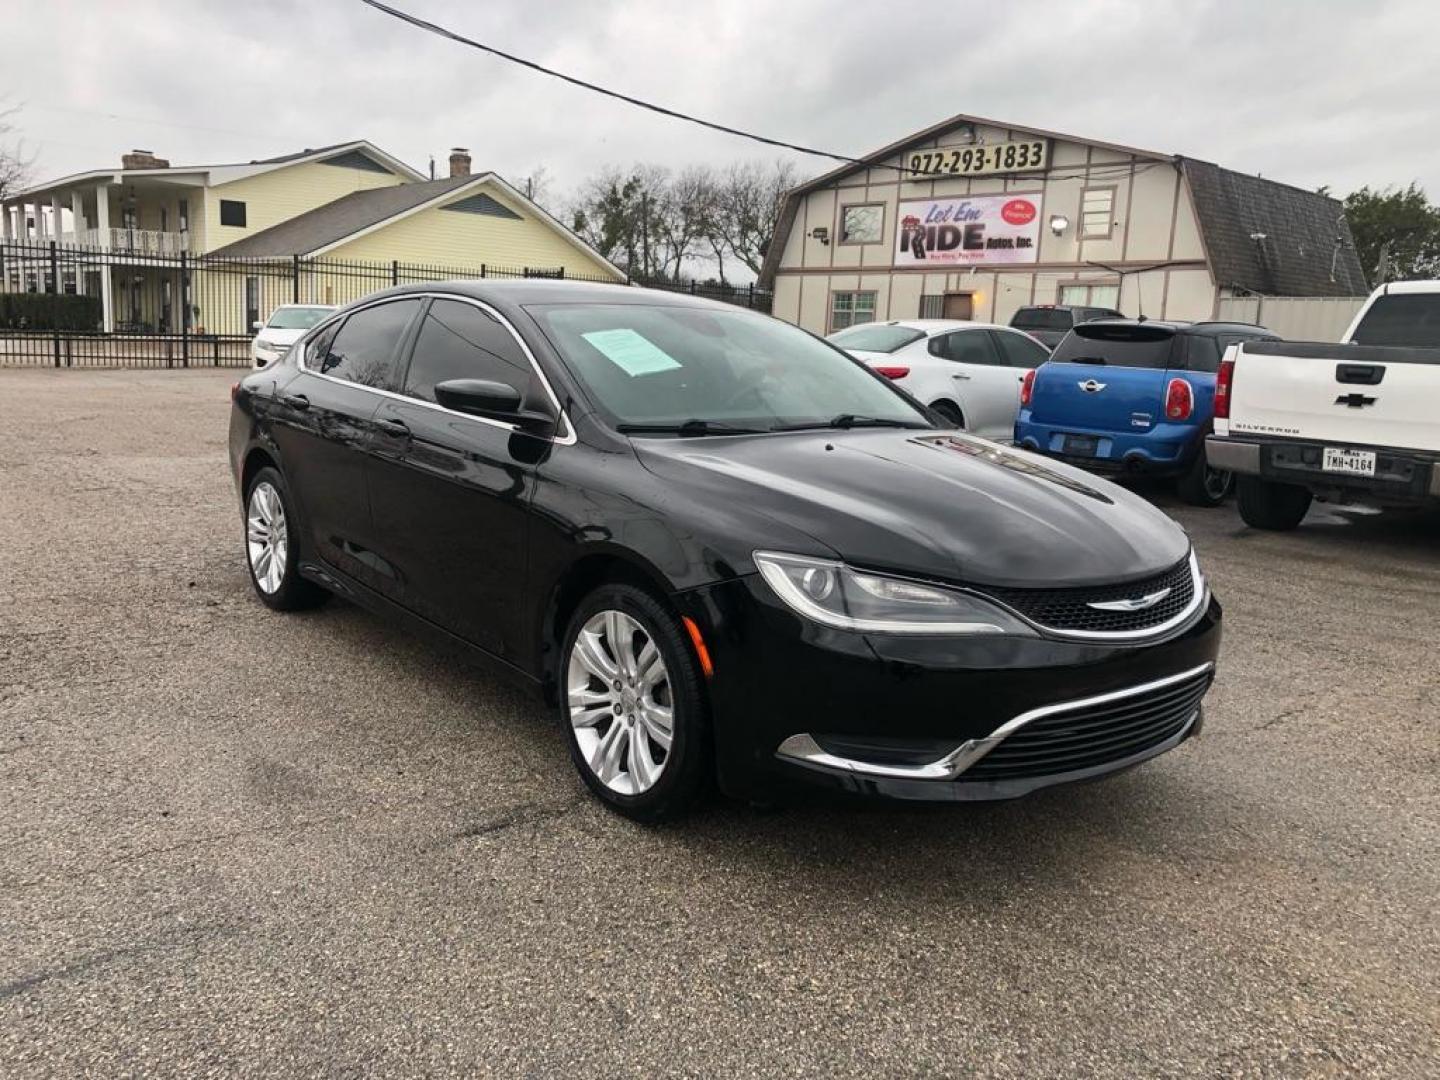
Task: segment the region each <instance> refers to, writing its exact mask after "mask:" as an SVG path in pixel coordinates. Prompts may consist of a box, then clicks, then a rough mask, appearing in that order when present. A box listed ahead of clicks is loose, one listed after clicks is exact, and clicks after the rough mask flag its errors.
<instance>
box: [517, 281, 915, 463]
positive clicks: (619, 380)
mask: <svg viewBox="0 0 1440 1080" xmlns="http://www.w3.org/2000/svg"><path fill="white" fill-rule="evenodd" d="M529 311H530V313H531V315H533V316H534V318H535V320H536V321H537V322H538V323H539V324H540V327H541V329H542V330H543V331H544V332H545V335H546V336H547V337H548V338H549V339H550V342H551V343H552V344H553V345H554V346H555V348H556V350H557V351H558V352H559V353H560V356H561V358H562V359H563V360H564V362H565V366H566V368H567V369H569V371H570V373H571V375H572V376H574V378H575V379H576V380H577V381H578V382H579V383H580V384H581V385H582V386H583V387H584V389H585V391H586V393H587V395H588V396H589V398H590V399H591V401H592V402H593V404H594V405H595V406H596V408H597V409H599V410H600V412H601V414H602V415H603V416H604V417H605V418H606V419H608V421H609V422H610V423H611V424H612V425H614V426H616V427H621V426H633V425H645V426H651V427H655V428H660V429H663V428H665V427H666V426H667V425H668V426H671V427H673V428H679V427H680V426H681V425H685V424H687V422H689V426H688V427H687V428H686V430H684V431H676V434H724V433H725V432H723V431H721V430H719V428H721V427H731V428H739V429H745V430H749V431H757V430H758V431H774V430H777V429H779V428H795V427H808V426H814V427H825V426H830V425H832V424H834V423H836V421H838V420H846V419H847V418H848V420H849V421H850V423H842V424H840V425H839V426H851V424H852V423H854V422H855V421H857V419H858V420H859V421H860V422H861V423H882V424H894V425H898V426H905V427H930V426H932V425H931V423H930V421H929V420H928V419H927V418H926V417H925V416H924V415H923V414H922V413H921V412H920V411H919V410H918V409H917V408H916V407H915V406H913V405H911V404H910V402H908V401H907V400H906V399H905V398H903V397H901V396H900V394H899V393H897V392H896V391H895V390H893V389H891V388H890V386H889V385H888V384H887V383H886V382H885V381H884V380H883V379H881V378H880V377H879V376H876V375H874V374H872V373H871V372H870V371H869V370H868V369H866V368H865V367H864V366H863V365H862V364H860V363H859V362H857V361H855V360H852V359H850V358H849V357H847V356H846V355H845V354H844V353H842V352H840V351H838V350H837V349H834V348H832V347H831V346H829V345H827V344H825V343H824V342H823V341H820V340H818V339H816V338H814V337H811V336H810V335H809V334H807V333H805V332H804V331H803V330H799V329H797V328H796V327H794V326H791V325H789V324H788V323H783V322H780V321H779V320H778V319H772V318H770V317H769V316H766V315H758V314H755V313H754V312H749V311H744V310H741V309H738V308H737V309H735V310H733V311H729V310H716V309H713V308H698V307H683V306H679V305H672V304H655V305H650V304H542V305H536V306H534V307H531V308H529Z"/></svg>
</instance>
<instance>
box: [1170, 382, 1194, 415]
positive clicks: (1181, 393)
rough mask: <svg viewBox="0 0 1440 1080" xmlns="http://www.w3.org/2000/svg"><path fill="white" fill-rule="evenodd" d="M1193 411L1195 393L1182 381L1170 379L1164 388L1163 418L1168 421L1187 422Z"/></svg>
mask: <svg viewBox="0 0 1440 1080" xmlns="http://www.w3.org/2000/svg"><path fill="white" fill-rule="evenodd" d="M1194 411H1195V391H1193V390H1191V389H1190V384H1189V383H1188V382H1186V381H1185V380H1184V379H1171V380H1170V385H1169V386H1167V387H1166V388H1165V416H1166V418H1167V419H1170V420H1189V419H1190V414H1191V413H1193V412H1194Z"/></svg>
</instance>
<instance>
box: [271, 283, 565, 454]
mask: <svg viewBox="0 0 1440 1080" xmlns="http://www.w3.org/2000/svg"><path fill="white" fill-rule="evenodd" d="M424 299H430V300H458V301H460V302H461V303H463V304H470V305H472V306H474V307H477V308H479V309H480V310H481V311H484V312H485V313H486V314H487V315H489V316H491V317H492V318H493V319H494V320H495V321H496V322H498V323H499V324H500V325H501V326H503V327H504V328H505V329H506V330H508V331H509V332H510V336H511V337H513V338H514V339H515V343H516V344H517V345H519V346H520V349H521V351H522V352H523V353H524V354H525V359H527V360H529V361H530V368H531V370H533V371H534V372H535V375H536V377H538V378H539V380H540V385H541V386H543V387H544V388H545V394H546V396H547V397H548V398H549V399H550V404H551V405H553V406H554V407H555V417H556V421H557V423H558V425H559V430H563V431H564V434H563V435H558V434H557V435H536V434H535V433H534V432H527V431H525V430H524V429H523V428H521V427H520V425H519V424H507V423H506V422H505V421H503V420H494V419H491V418H490V417H488V416H472V415H471V414H470V413H462V412H456V411H455V410H454V409H447V408H446V407H445V406H444V405H440V404H437V403H436V402H433V401H425V400H424V399H423V398H417V397H412V396H410V395H409V394H399V393H396V392H395V391H393V390H384V389H381V388H380V387H378V386H366V385H365V384H364V383H357V382H351V381H350V380H349V379H341V378H339V377H337V376H335V375H327V374H325V373H324V372H323V371H316V370H315V369H314V368H310V367H306V366H305V354H306V352H307V351H308V348H301V346H302V345H303V346H308V344H309V341H310V339H311V338H312V337H315V336H317V335H319V334H322V333H324V332H325V330H326V328H327V327H329V326H331V325H332V324H335V323H338V322H341V321H342V320H344V319H348V318H349V317H350V316H351V315H356V314H358V313H359V312H362V311H367V310H369V309H370V308H373V307H379V306H380V305H381V304H393V303H398V302H400V301H402V300H424ZM426 316H427V318H428V316H429V313H428V312H427V313H426ZM291 348H292V351H293V350H295V349H298V350H299V351H298V352H296V353H295V366H296V367H297V368H299V369H300V370H301V371H303V372H304V373H305V374H307V375H313V376H314V377H315V378H317V379H325V380H327V381H329V382H333V383H338V384H340V385H341V386H353V387H355V388H356V389H357V390H368V391H369V392H370V393H372V394H379V395H380V396H381V397H386V398H394V399H395V400H396V401H403V402H405V403H406V404H407V405H419V406H420V407H422V408H426V409H434V410H435V411H437V412H442V413H444V414H445V415H446V416H458V417H460V418H461V419H462V420H472V421H474V422H475V423H477V424H487V425H489V426H490V427H495V428H500V429H502V430H504V431H519V432H522V433H524V434H527V435H530V436H531V437H532V438H536V439H544V440H546V441H547V442H550V443H553V444H554V445H556V446H574V445H575V426H574V425H573V424H571V423H570V417H569V416H568V415H567V414H566V412H565V409H564V408H563V407H562V406H561V404H560V399H559V397H558V396H557V395H556V393H555V388H554V387H552V386H551V385H550V380H549V378H548V377H547V376H546V375H545V372H544V370H543V369H542V368H541V367H540V362H539V361H538V360H536V359H535V354H534V353H533V352H531V351H530V346H529V345H527V344H526V343H525V339H524V338H523V337H521V336H520V332H519V331H518V330H516V329H515V327H514V325H513V324H512V323H511V322H510V320H509V319H507V318H506V317H505V316H504V315H502V314H501V313H500V312H499V311H497V310H496V309H495V308H494V307H492V306H491V305H489V304H487V303H485V301H483V300H477V299H476V298H475V297H473V296H465V295H463V294H461V293H451V292H438V291H428V290H427V291H425V292H413V293H402V294H400V295H398V296H383V297H379V298H377V299H375V300H373V301H371V302H369V303H363V304H361V305H359V306H358V307H352V308H346V309H345V310H344V311H337V312H336V313H335V314H334V315H332V316H331V317H330V318H328V319H326V320H325V321H324V322H321V323H317V324H316V325H315V326H314V327H313V328H312V329H311V330H310V332H309V333H307V334H306V335H305V336H304V337H303V338H301V339H300V340H299V341H297V342H296V343H295V345H293V346H291ZM411 348H412V350H413V348H414V347H413V346H412V347H411Z"/></svg>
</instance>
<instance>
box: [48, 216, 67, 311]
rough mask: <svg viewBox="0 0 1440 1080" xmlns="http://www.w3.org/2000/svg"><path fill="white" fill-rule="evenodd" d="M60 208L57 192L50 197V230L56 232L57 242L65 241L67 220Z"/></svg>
mask: <svg viewBox="0 0 1440 1080" xmlns="http://www.w3.org/2000/svg"><path fill="white" fill-rule="evenodd" d="M60 206H61V203H60V193H59V192H58V191H57V192H55V193H54V194H53V195H51V196H50V228H51V229H52V230H54V233H55V237H54V239H56V240H57V241H58V240H64V239H65V219H64V218H63V217H61V216H60ZM56 291H57V292H58V291H59V290H58V289H57V290H56Z"/></svg>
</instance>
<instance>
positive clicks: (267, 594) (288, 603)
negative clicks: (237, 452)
mask: <svg viewBox="0 0 1440 1080" xmlns="http://www.w3.org/2000/svg"><path fill="white" fill-rule="evenodd" d="M293 506H294V503H293V502H292V501H291V499H290V491H289V489H288V488H287V487H286V486H285V478H284V477H283V476H281V475H280V472H279V470H277V469H274V468H272V467H269V466H267V467H266V468H263V469H261V470H260V471H259V472H257V473H256V474H255V475H254V476H253V477H251V478H250V486H249V487H248V488H247V489H246V491H245V555H246V563H247V565H248V566H249V568H250V584H251V585H253V586H254V587H255V595H256V596H258V597H259V598H260V602H261V603H262V604H264V605H265V606H266V607H269V608H273V609H274V610H276V611H301V610H303V609H305V608H312V607H315V606H316V605H317V604H321V603H324V601H325V598H326V597H327V596H328V594H327V593H326V592H325V590H324V589H322V588H320V586H318V585H316V584H315V583H314V582H311V581H306V580H305V579H304V578H302V577H301V576H300V542H299V541H300V528H299V523H298V522H297V521H296V520H295V514H294V512H293V510H292V507H293Z"/></svg>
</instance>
